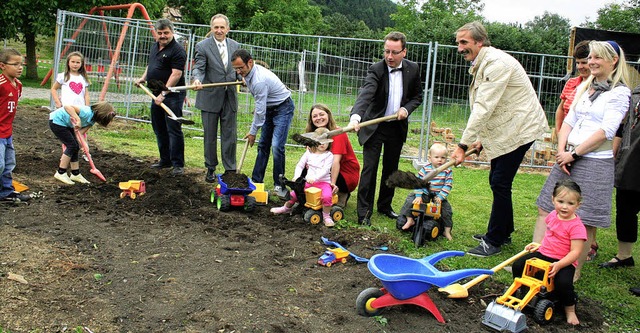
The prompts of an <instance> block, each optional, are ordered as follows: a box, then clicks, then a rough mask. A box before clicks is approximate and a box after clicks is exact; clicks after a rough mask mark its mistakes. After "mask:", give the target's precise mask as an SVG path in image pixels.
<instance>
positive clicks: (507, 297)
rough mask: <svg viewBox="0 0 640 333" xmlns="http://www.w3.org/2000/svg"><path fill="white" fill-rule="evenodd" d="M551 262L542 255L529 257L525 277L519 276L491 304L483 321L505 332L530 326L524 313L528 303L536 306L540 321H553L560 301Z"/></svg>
mask: <svg viewBox="0 0 640 333" xmlns="http://www.w3.org/2000/svg"><path fill="white" fill-rule="evenodd" d="M550 264H551V263H549V262H548V261H544V260H542V259H539V258H531V259H528V260H527V261H526V263H525V266H524V270H523V271H522V277H518V278H515V279H514V280H513V283H512V284H511V286H510V287H509V289H507V291H506V292H505V293H504V295H502V296H500V297H498V298H497V299H496V300H495V301H493V302H491V303H490V304H489V306H487V310H486V311H485V315H484V319H483V320H482V323H483V324H485V325H487V326H489V327H491V328H494V329H496V330H499V331H501V332H502V331H505V330H506V331H510V332H513V333H517V332H520V331H522V330H524V329H526V328H527V318H526V317H525V316H524V314H522V312H520V311H522V310H523V309H524V308H525V307H526V306H529V307H531V308H533V309H534V312H533V319H534V320H535V321H536V322H537V323H539V324H546V323H548V322H550V321H551V317H552V316H553V309H554V307H555V304H556V303H557V302H558V299H557V296H556V295H555V293H554V292H553V291H554V283H553V278H550V277H549V265H550Z"/></svg>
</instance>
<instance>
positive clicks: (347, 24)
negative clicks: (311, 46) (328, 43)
mask: <svg viewBox="0 0 640 333" xmlns="http://www.w3.org/2000/svg"><path fill="white" fill-rule="evenodd" d="M323 21H324V25H323V26H321V27H319V30H318V34H319V35H324V36H335V37H355V38H374V35H373V31H371V29H369V27H368V26H367V25H366V24H365V23H364V21H362V20H360V21H356V20H352V19H349V18H348V17H347V16H346V15H344V14H341V13H333V14H331V15H329V16H325V17H323Z"/></svg>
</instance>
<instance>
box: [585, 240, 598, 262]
mask: <svg viewBox="0 0 640 333" xmlns="http://www.w3.org/2000/svg"><path fill="white" fill-rule="evenodd" d="M598 248H599V247H598V244H596V245H593V244H591V249H590V250H589V253H587V262H591V261H593V259H594V258H595V257H596V256H597V255H598Z"/></svg>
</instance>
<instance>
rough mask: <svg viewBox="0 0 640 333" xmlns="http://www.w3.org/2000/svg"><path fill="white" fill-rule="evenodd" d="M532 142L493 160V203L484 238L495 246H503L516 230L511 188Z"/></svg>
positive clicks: (490, 182)
mask: <svg viewBox="0 0 640 333" xmlns="http://www.w3.org/2000/svg"><path fill="white" fill-rule="evenodd" d="M532 144H533V141H531V142H529V143H526V144H524V145H522V146H520V147H518V148H517V149H516V150H514V151H512V152H510V153H507V154H504V155H502V156H498V157H496V158H494V159H492V160H491V170H490V171H489V185H490V186H491V191H492V192H493V204H492V206H491V216H490V217H489V225H488V226H487V233H486V235H485V237H484V240H485V241H486V242H487V243H489V244H491V245H493V246H502V244H504V242H505V241H506V240H507V238H509V237H510V236H511V233H512V232H513V230H514V229H513V204H512V200H511V188H512V186H513V179H514V178H515V177H516V173H517V172H518V168H519V167H520V163H522V159H523V158H524V155H525V153H526V152H527V150H529V147H531V145H532Z"/></svg>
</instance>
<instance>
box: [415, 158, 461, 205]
mask: <svg viewBox="0 0 640 333" xmlns="http://www.w3.org/2000/svg"><path fill="white" fill-rule="evenodd" d="M435 169H436V168H434V167H433V165H431V163H427V164H426V165H425V166H423V167H422V168H421V169H420V171H418V177H419V178H420V179H424V178H425V177H426V176H427V175H428V174H429V172H431V171H433V170H435ZM429 185H430V186H429V190H427V189H416V190H415V194H416V197H422V195H423V194H425V195H429V191H431V192H432V193H433V194H434V195H435V196H436V197H438V198H440V200H441V201H444V200H446V199H447V196H448V195H449V192H451V188H452V187H453V170H451V168H447V169H446V170H444V171H442V172H440V173H439V174H437V175H436V176H435V177H433V179H431V181H430V182H429Z"/></svg>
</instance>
